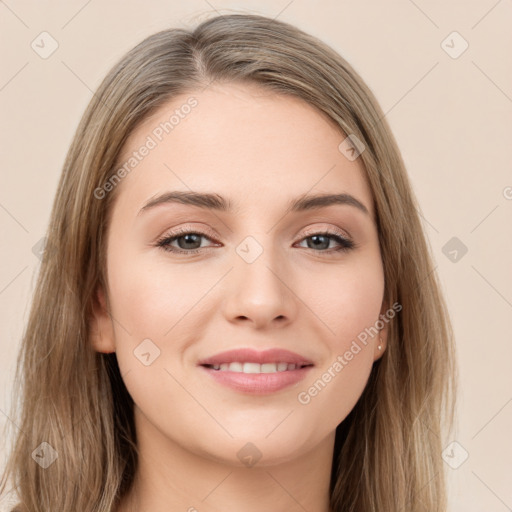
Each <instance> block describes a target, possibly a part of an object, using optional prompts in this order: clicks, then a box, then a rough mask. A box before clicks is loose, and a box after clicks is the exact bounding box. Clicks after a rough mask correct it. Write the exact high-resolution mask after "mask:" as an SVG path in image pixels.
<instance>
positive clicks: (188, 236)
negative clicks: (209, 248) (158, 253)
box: [156, 229, 212, 254]
mask: <svg viewBox="0 0 512 512" xmlns="http://www.w3.org/2000/svg"><path fill="white" fill-rule="evenodd" d="M201 238H207V239H208V240H212V239H211V238H210V237H209V236H207V235H206V234H205V233H201V232H199V231H190V230H186V229H184V230H180V231H177V232H174V233H171V234H170V235H166V236H165V237H164V238H161V239H160V240H158V241H157V242H156V245H157V247H161V248H162V249H163V250H164V251H169V252H174V253H179V254H196V253H198V252H200V250H201V249H202V248H203V247H201ZM174 242H177V243H178V247H175V246H173V245H171V244H173V243H174ZM198 244H199V245H198Z"/></svg>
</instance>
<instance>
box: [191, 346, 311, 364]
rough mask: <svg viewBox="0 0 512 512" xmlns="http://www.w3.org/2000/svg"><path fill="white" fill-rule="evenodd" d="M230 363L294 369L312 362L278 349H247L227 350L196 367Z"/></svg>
mask: <svg viewBox="0 0 512 512" xmlns="http://www.w3.org/2000/svg"><path fill="white" fill-rule="evenodd" d="M230 363H242V364H243V363H256V364H260V365H261V364H268V363H276V364H278V363H286V364H288V365H292V364H295V365H296V368H300V367H303V366H312V365H313V362H312V361H310V360H309V359H307V358H306V357H304V356H301V355H300V354H296V353H295V352H290V351H289V350H284V349H278V348H274V349H268V350H263V351H257V350H253V349H248V348H240V349H235V350H228V351H226V352H221V353H219V354H215V355H214V356H211V357H208V358H206V359H202V360H200V361H199V363H198V365H200V366H208V367H213V366H220V365H221V364H230Z"/></svg>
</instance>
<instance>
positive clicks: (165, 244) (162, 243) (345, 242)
mask: <svg viewBox="0 0 512 512" xmlns="http://www.w3.org/2000/svg"><path fill="white" fill-rule="evenodd" d="M185 235H200V236H203V237H205V238H207V239H208V240H210V241H214V240H212V238H211V237H210V236H209V235H207V234H206V233H203V232H201V231H191V230H187V229H182V230H178V231H176V232H174V233H170V234H168V235H165V236H164V237H162V238H160V239H159V240H157V242H156V243H155V245H156V246H157V247H160V248H161V249H163V250H164V251H167V252H171V253H176V254H187V255H192V254H197V253H199V252H200V251H201V250H203V249H205V247H201V248H199V249H191V250H189V251H186V250H184V249H177V248H176V247H171V245H170V244H171V243H172V242H174V241H175V240H177V239H178V238H181V237H183V236H185ZM313 236H327V237H330V238H332V239H333V240H335V241H336V242H337V243H339V244H340V247H338V248H335V249H328V250H324V251H315V250H314V249H311V248H310V247H303V249H309V250H312V251H313V252H317V253H319V254H321V255H322V256H327V257H329V256H335V255H336V254H338V253H339V252H342V253H343V252H348V251H350V250H352V249H355V248H356V247H358V245H357V244H356V243H355V242H353V241H352V240H349V239H347V238H345V237H344V236H342V234H341V233H340V232H338V231H328V230H327V231H321V232H316V231H315V232H312V233H306V236H305V237H303V238H302V239H301V240H300V242H302V241H304V240H307V239H308V238H311V237H313Z"/></svg>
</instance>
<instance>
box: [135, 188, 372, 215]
mask: <svg viewBox="0 0 512 512" xmlns="http://www.w3.org/2000/svg"><path fill="white" fill-rule="evenodd" d="M169 203H180V204H186V205H191V206H197V207H199V208H204V209H209V210H217V211H221V212H232V211H233V210H234V204H233V202H232V201H230V200H229V199H226V198H224V197H222V196H221V195H219V194H210V193H200V192H187V191H173V192H165V193H163V194H161V195H158V196H156V197H153V198H152V199H150V200H149V201H148V202H147V203H146V204H145V205H144V206H143V207H142V208H141V209H140V211H139V214H141V213H143V212H144V211H147V210H149V209H151V208H154V207H156V206H159V205H161V204H169ZM332 205H348V206H353V207H355V208H357V209H358V210H360V211H361V212H363V213H365V214H366V215H370V213H369V211H368V209H367V208H366V206H365V205H364V204H363V203H362V202H361V201H359V200H358V199H356V198H355V197H354V196H351V195H350V194H345V193H342V194H315V195H308V194H303V195H301V196H299V197H297V198H295V199H292V200H291V201H290V202H289V203H288V210H289V211H292V212H302V211H306V210H318V209H320V208H326V207H328V206H332Z"/></svg>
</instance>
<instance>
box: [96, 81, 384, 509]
mask: <svg viewBox="0 0 512 512" xmlns="http://www.w3.org/2000/svg"><path fill="white" fill-rule="evenodd" d="M190 96H194V97H195V98H196V99H197V101H198V105H197V106H196V107H195V108H194V109H193V110H192V112H191V113H190V114H189V115H188V116H186V117H185V118H184V119H181V120H180V122H179V124H178V125H177V126H176V127H174V129H173V130H172V132H170V133H169V134H167V135H166V136H165V137H164V138H163V139H162V141H161V142H159V143H158V145H157V146H156V147H155V148H154V149H152V150H151V151H150V153H149V154H148V155H147V156H146V157H145V158H144V159H143V160H142V161H141V162H140V163H139V164H138V165H137V167H136V168H135V169H134V170H133V171H131V173H129V174H128V175H127V176H126V177H124V178H123V180H122V182H121V183H120V184H119V185H118V186H117V187H118V189H117V190H116V194H118V196H117V198H116V201H115V203H114V208H113V211H112V217H111V220H110V225H109V231H108V240H107V271H108V290H101V289H100V290H98V297H99V303H100V305H101V306H97V307H96V310H95V314H94V318H93V319H92V320H91V331H92V335H91V343H92V344H93V346H94V348H95V350H97V351H99V352H105V353H109V352H116V354H117V359H118V362H119V367H120V370H121V375H122V376H123V380H124V382H125V384H126V387H127V389H128V391H129V393H130V395H131V396H132V397H133V400H134V402H135V406H134V415H135V424H136V430H137V444H138V447H139V450H140V454H141V455H140V459H139V468H138V472H137V474H136V477H135V485H134V487H133V488H132V489H131V492H130V493H129V494H128V495H127V496H126V497H125V498H124V499H123V501H122V503H121V506H120V508H119V509H118V510H119V511H121V512H128V511H130V510H151V511H152V512H164V511H166V512H167V511H168V510H183V511H187V510H188V511H191V512H192V511H194V510H197V511H198V512H220V511H225V510H244V511H245V512H255V511H261V510H271V511H272V512H280V511H283V512H284V511H286V512H289V511H299V510H300V511H303V510H307V511H309V512H328V511H329V482H330V473H331V464H332V456H333V448H334V438H335V437H334V436H335V429H336V427H337V426H338V425H339V424H340V423H341V422H342V421H343V419H344V418H345V417H346V416H347V414H348V413H349V412H350V411H351V410H352V408H353V407H354V405H355V403H356V402H357V400H358V398H359V397H360V396H361V393H362V392H363V389H364V387H365V385H366V382H367V380H368V377H369V374H370V372H371V368H372V364H373V362H374V361H375V360H376V359H378V358H379V357H380V356H381V355H382V353H383V352H384V350H385V343H386V328H384V329H383V330H382V331H381V341H380V342H379V340H378V337H377V336H375V337H370V338H369V339H368V343H367V344H366V345H363V344H361V343H359V345H361V350H360V351H359V352H358V353H357V354H356V355H354V357H353V359H351V360H350V361H348V362H347V364H346V366H344V367H343V370H342V371H339V372H338V373H335V376H334V377H332V378H331V379H330V381H329V382H328V383H327V385H326V386H325V387H324V388H323V389H322V390H321V391H320V392H318V394H316V396H313V397H311V400H310V401H309V402H308V403H307V404H305V403H301V402H300V401H299V400H298V394H299V393H300V392H303V391H307V390H308V389H309V388H310V387H311V386H312V385H313V383H314V382H315V381H317V380H318V379H319V378H321V376H322V375H323V374H324V373H325V372H326V371H327V370H328V368H329V367H331V368H332V366H333V363H334V362H335V361H336V360H337V357H338V356H339V355H340V354H341V355H343V354H345V353H346V352H347V350H349V349H350V347H351V343H352V342H353V341H354V340H355V339H356V337H357V336H358V334H360V333H361V332H362V331H364V329H365V328H368V327H370V326H373V325H374V324H375V322H376V321H377V320H378V319H379V314H381V313H384V311H385V310H386V307H385V305H384V304H383V294H384V275H383V268H382V260H381V255H380V249H379V241H378V233H377V228H376V224H375V212H374V207H373V201H372V195H371V191H370V189H369V187H368V184H367V182H366V178H365V172H364V167H363V164H362V162H361V158H357V159H356V160H354V161H350V160H349V159H347V158H346V156H345V155H343V154H342V153H341V152H340V151H339V150H338V145H339V144H340V142H341V141H342V140H343V139H344V138H345V136H344V135H343V134H342V133H341V131H339V130H337V129H336V128H335V126H334V125H333V124H332V123H330V122H329V121H328V120H327V119H326V118H325V117H324V116H323V115H321V114H320V113H319V112H318V111H316V110H315V109H314V108H313V107H311V106H310V105H308V104H307V103H305V102H303V101H301V100H299V99H296V98H291V97H287V96H282V95H276V94H275V93H273V92H270V91H268V90H265V89H261V88H259V87H258V86H255V85H246V84H244V85H240V84H238V85H235V84H214V85H210V86H209V87H207V88H206V89H204V90H203V91H199V90H198V91H194V92H193V93H190V94H184V95H182V96H179V97H176V98H174V99H173V100H172V101H171V102H170V103H168V104H167V105H166V106H164V107H162V108H160V110H159V111H158V112H156V113H155V114H153V115H152V116H151V118H149V119H146V120H145V121H144V123H143V124H141V125H140V126H139V127H138V128H137V129H136V130H135V131H134V132H133V133H132V134H131V137H130V138H129V140H128V141H127V143H126V145H125V148H124V151H123V155H122V157H121V159H120V161H122V162H124V161H125V160H126V159H127V158H129V156H130V155H131V154H132V152H133V151H135V150H137V148H140V147H141V146H142V145H143V144H144V142H145V140H146V139H147V136H148V135H150V134H151V132H152V130H153V129H154V128H155V127H156V126H158V124H159V123H160V122H165V121H167V120H168V119H169V115H170V114H169V113H172V111H174V110H175V109H176V108H179V107H180V105H183V104H184V103H186V101H187V99H188V98H190ZM170 191H184V192H190V191H194V192H201V193H215V194H219V195H221V196H223V197H225V198H226V199H228V200H230V201H231V202H232V203H233V205H234V208H235V210H234V211H232V212H229V211H220V210H213V209H205V208H200V207H198V206H192V205H185V204H179V203H170V202H161V203H160V204H158V205H155V206H153V207H149V208H146V209H144V210H142V211H141V209H142V208H143V206H144V205H146V204H147V203H148V202H149V201H151V200H152V199H155V198H156V197H157V196H160V195H161V194H164V193H167V192H170ZM334 193H336V194H342V193H344V194H349V195H350V196H352V197H354V198H355V199H357V201H359V202H360V203H361V204H362V205H364V206H365V207H366V209H367V210H368V213H365V212H363V211H362V210H361V209H359V208H357V207H355V206H353V205H350V204H334V205H330V206H327V207H323V208H320V209H311V210H305V211H298V212H292V211H287V205H288V202H289V201H291V200H292V199H295V198H297V197H298V196H300V195H303V194H334ZM178 228H183V230H185V231H186V232H188V233H196V234H197V233H201V234H202V235H203V236H200V237H197V236H196V238H192V239H188V240H185V239H184V238H185V237H184V236H183V235H182V234H181V238H178V239H175V240H174V241H173V242H169V243H168V245H170V246H171V248H174V249H176V250H180V249H181V250H182V251H189V252H190V251H192V250H194V249H196V248H199V247H200V249H199V252H197V253H196V254H179V253H177V252H176V253H175V252H171V251H168V250H165V248H163V247H161V246H158V245H157V242H158V241H159V240H162V239H163V238H165V237H168V236H170V235H171V234H175V232H176V229H178ZM326 230H327V231H330V232H332V231H334V236H336V235H341V236H342V237H344V238H348V239H350V240H352V241H353V242H354V243H355V244H356V246H355V248H352V249H350V250H347V251H336V249H337V248H339V247H340V246H341V244H340V243H339V242H338V241H337V240H336V238H334V237H333V235H329V236H327V237H323V238H322V237H321V238H320V240H318V241H317V244H316V245H315V244H314V243H312V238H311V237H313V238H314V235H315V234H317V233H323V232H325V231H326ZM176 236H177V235H176ZM249 236H250V237H252V238H253V239H254V240H256V241H257V244H259V245H254V242H251V243H252V244H253V245H250V244H249V245H245V243H246V242H247V241H245V242H244V240H245V238H246V237H249ZM251 240H252V239H251ZM242 242H244V243H242ZM241 243H242V245H241V247H243V248H244V249H245V251H247V250H248V251H249V252H251V251H252V252H253V254H254V251H256V250H257V248H258V246H259V247H261V249H262V253H261V254H260V255H259V256H258V257H257V258H256V259H255V260H254V261H252V262H250V263H249V262H248V261H247V260H246V259H244V258H243V257H241V254H243V253H242V252H237V248H238V247H239V246H240V244H241ZM194 244H195V245H194ZM107 297H108V302H107ZM146 339H150V340H151V343H152V344H154V345H146V350H145V351H146V352H147V351H148V350H154V349H153V348H151V347H154V346H156V347H158V349H159V350H160V354H159V357H157V358H156V359H155V360H154V361H153V362H152V363H151V364H149V365H145V364H142V363H141V360H140V359H139V358H138V357H136V356H135V355H134V350H135V352H136V353H137V347H138V346H139V345H140V344H141V342H142V341H143V340H146ZM379 343H380V344H381V345H382V349H381V350H379V349H378V348H377V346H378V345H379ZM147 347H150V349H148V348H147ZM239 347H243V348H254V349H256V350H264V349H267V348H284V349H287V350H291V351H293V352H296V353H298V354H301V355H302V356H304V357H306V358H308V359H309V360H311V361H312V362H313V363H314V365H313V367H312V368H310V370H309V372H308V373H307V375H306V377H305V378H304V379H303V380H302V381H300V382H297V383H295V384H293V385H291V386H288V387H286V388H284V389H281V390H279V391H276V392H271V393H267V394H263V395H255V394H251V393H245V392H241V391H237V390H234V389H232V388H229V387H227V386H225V385H223V384H220V383H219V382H217V381H214V380H213V379H212V378H210V376H209V375H208V374H207V373H206V372H205V371H201V368H200V367H199V366H198V361H199V360H200V359H202V358H206V357H209V356H212V355H214V354H217V353H219V352H222V351H225V350H229V349H232V348H239ZM331 373H332V369H331ZM247 443H252V445H254V446H255V447H256V448H257V450H258V452H259V454H261V458H259V459H258V460H257V462H256V463H255V464H253V465H252V466H251V467H248V466H247V464H245V463H243V462H242V461H241V459H240V458H239V457H238V456H237V453H238V452H239V450H241V449H242V448H243V447H244V446H245V445H246V444H247ZM252 445H251V446H252ZM246 450H249V453H250V454H253V455H255V454H256V453H257V452H256V451H255V449H254V448H253V447H249V448H247V447H246Z"/></svg>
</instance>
